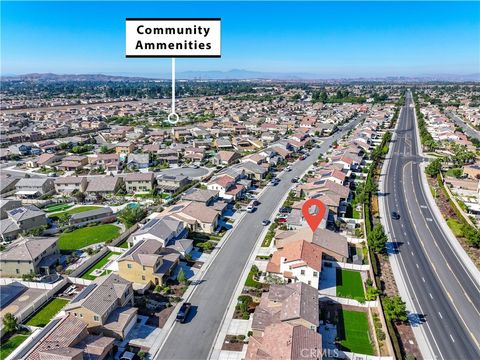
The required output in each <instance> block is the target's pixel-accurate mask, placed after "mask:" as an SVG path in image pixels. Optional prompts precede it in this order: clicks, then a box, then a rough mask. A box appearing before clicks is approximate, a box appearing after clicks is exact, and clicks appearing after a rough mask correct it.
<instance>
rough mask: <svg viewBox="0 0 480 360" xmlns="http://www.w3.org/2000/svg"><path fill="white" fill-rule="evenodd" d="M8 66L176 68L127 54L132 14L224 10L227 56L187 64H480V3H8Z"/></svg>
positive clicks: (309, 68)
mask: <svg viewBox="0 0 480 360" xmlns="http://www.w3.org/2000/svg"><path fill="white" fill-rule="evenodd" d="M1 10H2V11H1V72H2V74H22V73H31V72H54V73H61V74H64V73H108V74H126V75H140V76H155V75H156V74H158V75H159V76H160V75H163V74H168V72H169V66H170V61H169V60H168V59H126V58H125V18H126V17H221V18H222V58H221V59H178V60H177V71H199V70H221V71H228V70H230V69H246V70H252V71H263V72H282V73H315V74H325V75H326V76H345V77H355V76H385V75H393V76H396V75H418V74H438V73H450V74H469V73H476V72H480V3H479V2H466V3H458V2H457V3H449V2H421V3H413V2H398V3H392V2H389V3H384V2H369V3H362V2H353V3H350V2H333V3H327V2H303V3H298V2H275V3H274V2H243V3H240V2H161V3H160V2H158V3H157V2H135V3H132V2H76V3H72V2H68V3H67V2H32V3H29V2H4V1H2V9H1Z"/></svg>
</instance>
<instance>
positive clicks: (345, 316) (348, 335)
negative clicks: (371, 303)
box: [337, 310, 374, 355]
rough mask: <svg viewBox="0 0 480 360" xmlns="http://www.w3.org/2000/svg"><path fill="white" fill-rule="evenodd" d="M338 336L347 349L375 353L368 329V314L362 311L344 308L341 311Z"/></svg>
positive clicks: (368, 353) (343, 346)
mask: <svg viewBox="0 0 480 360" xmlns="http://www.w3.org/2000/svg"><path fill="white" fill-rule="evenodd" d="M337 336H338V338H339V339H340V345H341V346H342V348H343V349H344V350H346V351H350V352H355V353H360V354H366V355H374V352H373V347H372V344H371V341H370V335H369V331H368V319H367V314H366V313H364V312H361V311H348V310H342V311H341V312H340V313H339V319H338V324H337Z"/></svg>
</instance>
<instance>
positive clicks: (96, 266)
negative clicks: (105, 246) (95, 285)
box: [82, 251, 120, 280]
mask: <svg viewBox="0 0 480 360" xmlns="http://www.w3.org/2000/svg"><path fill="white" fill-rule="evenodd" d="M116 255H120V253H117V252H112V251H109V252H108V253H106V254H105V256H104V257H102V258H101V259H100V260H98V261H97V263H96V264H94V265H93V266H92V267H91V268H90V269H88V271H87V272H86V273H85V274H84V275H82V279H87V280H95V279H96V278H97V277H96V276H94V275H91V274H92V272H94V271H95V270H97V269H101V268H102V267H104V266H105V265H106V264H107V263H108V261H109V260H110V258H111V257H113V256H116ZM102 275H103V274H102Z"/></svg>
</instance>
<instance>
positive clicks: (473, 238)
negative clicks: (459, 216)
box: [463, 225, 480, 248]
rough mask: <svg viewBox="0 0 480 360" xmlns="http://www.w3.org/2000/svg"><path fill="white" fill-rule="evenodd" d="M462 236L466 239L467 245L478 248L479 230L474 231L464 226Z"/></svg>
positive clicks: (479, 242) (479, 243)
mask: <svg viewBox="0 0 480 360" xmlns="http://www.w3.org/2000/svg"><path fill="white" fill-rule="evenodd" d="M463 235H464V236H465V238H466V239H467V243H468V244H469V245H470V246H473V247H476V248H478V247H480V230H477V229H474V228H473V227H471V226H468V225H465V226H464V227H463Z"/></svg>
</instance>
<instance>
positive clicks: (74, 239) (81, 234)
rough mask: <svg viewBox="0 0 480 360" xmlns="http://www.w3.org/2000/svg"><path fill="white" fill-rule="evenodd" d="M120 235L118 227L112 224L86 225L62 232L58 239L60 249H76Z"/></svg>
mask: <svg viewBox="0 0 480 360" xmlns="http://www.w3.org/2000/svg"><path fill="white" fill-rule="evenodd" d="M119 235H120V228H119V227H118V226H115V225H112V224H104V225H97V226H87V227H84V228H80V229H77V230H75V231H72V232H64V233H62V234H61V235H60V237H59V239H58V247H59V248H60V250H78V249H81V248H84V247H85V246H89V245H93V244H98V243H103V242H105V241H108V240H113V239H115V238H117V237H118V236H119Z"/></svg>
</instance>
